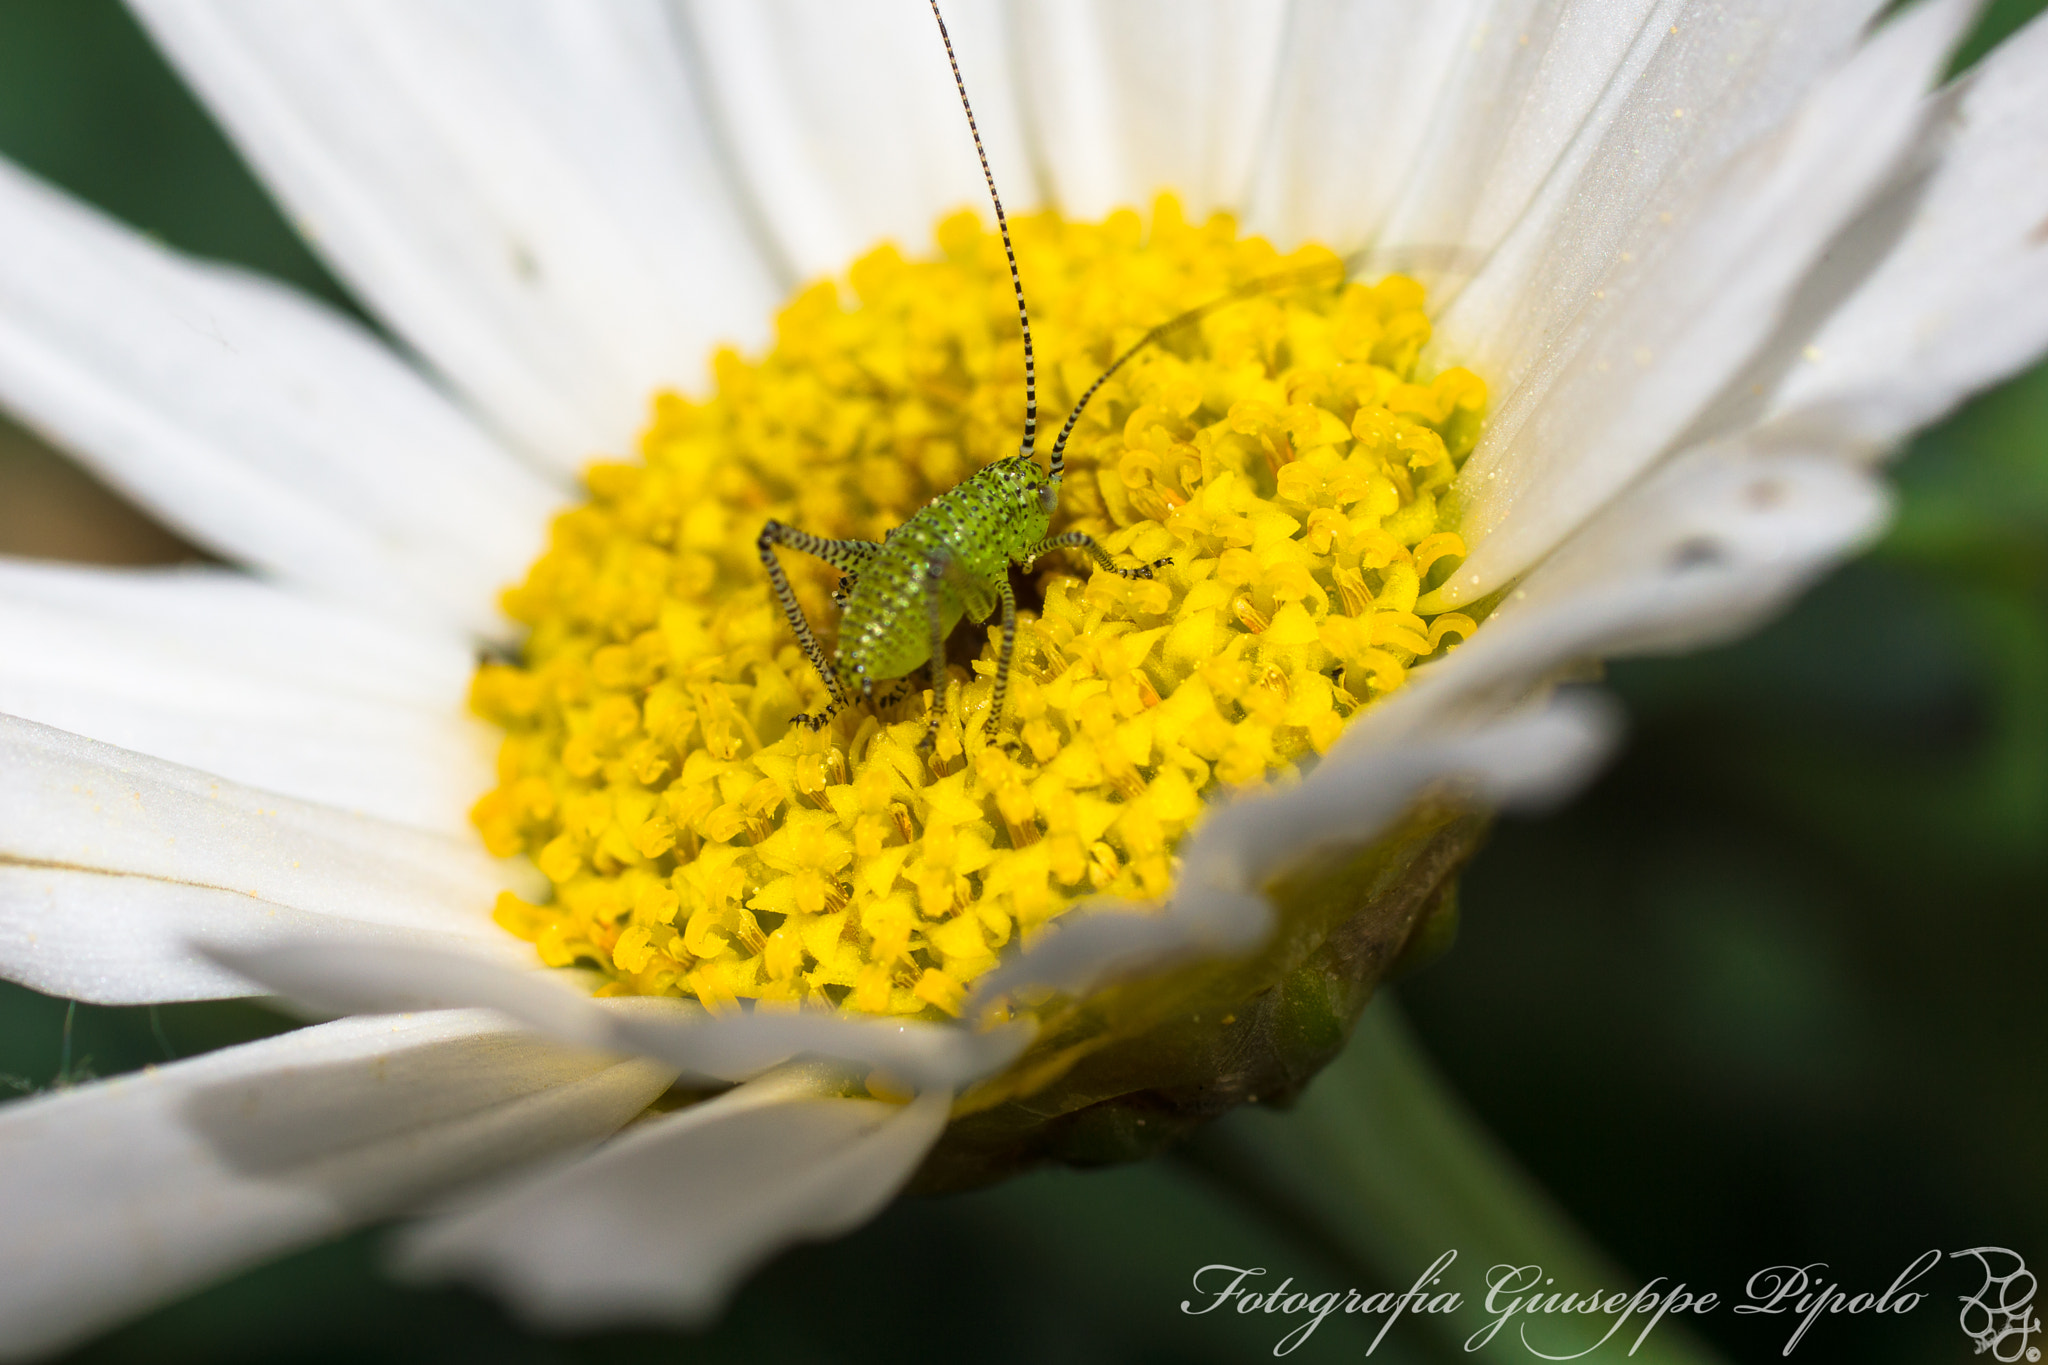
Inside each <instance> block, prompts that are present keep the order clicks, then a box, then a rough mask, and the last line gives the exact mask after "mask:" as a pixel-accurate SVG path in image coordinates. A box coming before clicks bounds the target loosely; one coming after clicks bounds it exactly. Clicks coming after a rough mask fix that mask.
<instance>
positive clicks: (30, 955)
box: [0, 860, 525, 1017]
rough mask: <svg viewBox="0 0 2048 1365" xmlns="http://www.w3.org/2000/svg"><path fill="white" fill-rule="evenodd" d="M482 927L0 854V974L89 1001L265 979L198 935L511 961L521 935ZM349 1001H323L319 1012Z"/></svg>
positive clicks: (234, 943) (214, 996) (125, 1000)
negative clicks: (444, 929)
mask: <svg viewBox="0 0 2048 1365" xmlns="http://www.w3.org/2000/svg"><path fill="white" fill-rule="evenodd" d="M500 937H501V938H503V939H505V941H504V942H503V943H502V944H500V943H497V942H494V941H493V940H492V939H491V938H489V937H488V936H486V935H483V934H477V935H463V934H451V933H439V932H435V931H433V930H429V929H408V928H403V927H396V926H379V925H373V924H365V923H363V922H361V921H360V920H350V919H338V918H335V917H332V916H327V915H319V914H312V913H308V912H307V911H304V910H298V909H294V908H293V907H291V906H289V905H279V904H277V903H276V902H274V901H266V900H258V899H256V898H254V897H251V896H249V895H247V894H245V893H243V892H239V891H232V890H226V889H223V888H220V887H211V886H191V885H187V884H186V883H183V882H175V881H164V880H161V879H159V878H154V877H138V876H122V875H119V874H110V873H104V872H89V871H81V870H79V869H76V868H63V867H39V866H34V865H23V864H19V863H8V862H6V861H4V860H0V978H4V979H6V980H8V981H14V982H18V983H19V984H21V985H24V986H28V987H30V988H31V989H34V990H39V991H42V992H44V993H45V994H47V995H58V996H65V997H68V998H69V999H72V1000H83V1001H87V1002H89V1003H91V1004H96V1005H156V1004H165V1003H168V1002H170V1001H174V1000H225V999H231V998H234V997H237V996H247V995H263V994H266V993H267V992H268V991H269V990H270V989H271V988H270V987H267V986H263V985H260V984H258V983H256V982H253V981H251V980H250V979H249V978H248V977H245V976H242V975H239V974H237V973H236V972H234V971H233V970H232V969H230V968H227V967H224V966H222V965H221V964H220V962H219V961H218V960H217V959H215V958H214V957H210V956H208V955H207V954H205V953H203V952H200V951H199V950H197V949H195V948H194V947H193V946H192V945H193V944H194V943H195V942H204V943H212V944H218V945H224V946H228V947H233V948H239V949H242V950H244V951H250V950H254V949H257V948H259V947H261V946H262V945H264V944H266V943H276V942H278V941H279V940H281V939H289V940H290V941H291V942H293V943H302V944H308V945H314V946H315V947H316V950H329V949H326V948H324V947H323V945H338V944H341V943H348V944H363V943H365V942H368V943H370V944H373V945H376V947H377V949H378V951H381V952H393V951H396V950H398V949H400V948H436V949H440V950H443V951H446V950H449V949H454V948H461V949H464V950H467V951H469V952H471V953H476V954H480V955H492V954H495V955H496V956H497V957H499V958H500V959H501V960H503V961H505V962H506V963H507V964H510V963H511V962H513V961H514V960H517V959H521V958H523V957H524V956H525V954H524V953H523V951H521V950H523V949H524V947H525V945H524V944H519V943H514V942H512V941H511V940H510V939H509V937H507V936H505V935H502V934H501V935H500ZM346 1012H347V1011H338V1010H337V1011H322V1012H321V1017H326V1016H327V1015H328V1014H333V1013H346Z"/></svg>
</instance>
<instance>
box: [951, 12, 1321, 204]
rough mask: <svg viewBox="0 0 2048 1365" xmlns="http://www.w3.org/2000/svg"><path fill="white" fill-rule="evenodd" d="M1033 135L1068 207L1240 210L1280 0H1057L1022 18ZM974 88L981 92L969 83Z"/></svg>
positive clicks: (1273, 77) (1281, 22) (1281, 17)
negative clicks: (1176, 203)
mask: <svg viewBox="0 0 2048 1365" xmlns="http://www.w3.org/2000/svg"><path fill="white" fill-rule="evenodd" d="M1013 23H1014V28H1015V30H1016V37H1017V51H1018V58H1019V62H1020V65H1021V69H1022V72H1023V80H1024V92H1025V96H1026V99H1027V101H1028V111H1027V112H1028V114H1029V117H1030V120H1031V131H1032V134H1033V139H1032V140H1033V142H1034V144H1035V145H1036V146H1037V147H1038V148H1039V151H1040V154H1041V156H1042V158H1043V163H1044V165H1045V168H1046V174H1047V175H1048V176H1049V177H1050V179H1051V181H1052V188H1053V197H1054V198H1055V199H1056V200H1057V201H1058V203H1059V205H1060V207H1061V209H1062V210H1064V211H1065V212H1066V213H1069V214H1072V215H1075V216H1078V217H1084V218H1093V217H1100V216H1102V215H1104V214H1107V213H1108V212H1110V211H1111V210H1112V209H1117V208H1125V207H1132V206H1136V207H1140V208H1142V207H1144V206H1145V205H1146V204H1148V203H1149V202H1150V200H1151V198H1152V196H1153V195H1155V194H1157V193H1159V192H1160V191H1161V190H1171V191H1173V192H1174V193H1175V194H1177V195H1178V196H1179V197H1180V200H1181V205H1182V207H1183V208H1184V209H1185V210H1186V211H1187V213H1188V215H1189V216H1190V217H1191V218H1199V217H1200V216H1202V215H1204V214H1206V213H1208V212H1209V211H1210V210H1212V209H1230V210H1236V209H1238V208H1241V207H1242V205H1243V204H1244V201H1245V198H1246V195H1247V193H1248V190H1249V188H1250V181H1251V176H1252V167H1253V156H1254V154H1255V153H1256V151H1257V149H1258V146H1259V135H1260V134H1261V133H1262V132H1263V131H1264V129H1265V126H1266V120H1267V119H1268V117H1269V116H1270V114H1271V109H1272V104H1273V97H1274V91H1275V88H1276V86H1277V84H1278V81H1279V76H1280V70H1281V67H1280V46H1281V41H1282V39H1283V37H1284V36H1285V33H1286V25H1287V8H1286V6H1285V5H1282V4H1277V3H1273V0H1107V2H1105V0H1048V3H1042V4H1033V5H1024V6H1021V7H1019V8H1018V9H1017V11H1016V13H1015V18H1014V21H1013ZM970 88H972V87H970Z"/></svg>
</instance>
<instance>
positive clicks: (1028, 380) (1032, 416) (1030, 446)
mask: <svg viewBox="0 0 2048 1365" xmlns="http://www.w3.org/2000/svg"><path fill="white" fill-rule="evenodd" d="M932 18H934V19H936V20H938V21H939V41H940V42H942V43H944V44H945V45H946V61H947V63H948V64H949V65H950V66H951V67H952V68H953V88H954V89H956V90H958V91H959V92H960V108H961V109H962V110H963V111H965V113H966V114H967V131H968V132H970V133H972V134H973V135H974V154H975V155H976V156H978V157H980V158H981V178H982V179H983V180H986V181H988V197H989V202H991V203H993V204H994V205H995V206H996V230H997V231H998V232H1000V233H1002V234H1003V255H1005V256H1007V257H1009V260H1010V288H1012V289H1014V290H1015V291H1016V292H1017V321H1018V323H1019V324H1020V325H1021V326H1022V327H1023V328H1024V444H1023V447H1022V450H1021V452H1020V453H1021V454H1023V455H1025V456H1027V457H1028V456H1029V455H1030V454H1031V453H1032V452H1033V451H1034V450H1035V449H1037V444H1038V371H1037V368H1036V366H1035V365H1034V364H1033V362H1032V357H1031V314H1030V313H1029V312H1027V311H1025V308H1024V281H1023V280H1022V279H1021V278H1019V276H1018V274H1017V251H1016V248H1014V247H1012V246H1011V245H1010V220H1009V219H1007V218H1005V217H1004V216H1003V197H1002V196H1001V195H1000V194H997V193H996V177H995V172H993V171H991V170H990V169H989V168H988V152H987V151H986V150H984V149H983V147H982V145H981V129H980V128H978V127H976V126H975V123H974V106H973V105H972V104H969V103H968V102H967V82H966V81H964V80H962V79H960V59H959V58H958V57H956V56H954V55H953V37H952V35H951V34H949V33H947V32H946V18H945V16H944V15H942V14H940V13H939V0H932ZM1052 476H1053V478H1055V479H1057V478H1059V476H1060V466H1059V457H1058V456H1057V455H1055V456H1054V457H1053V468H1052Z"/></svg>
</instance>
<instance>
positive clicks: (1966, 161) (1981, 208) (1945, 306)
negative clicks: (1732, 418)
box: [1766, 16, 2048, 451]
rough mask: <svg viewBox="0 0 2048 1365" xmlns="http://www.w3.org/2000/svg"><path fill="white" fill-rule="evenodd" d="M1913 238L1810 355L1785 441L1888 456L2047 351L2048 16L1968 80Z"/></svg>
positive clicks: (1915, 218)
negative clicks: (1849, 445) (1819, 440)
mask: <svg viewBox="0 0 2048 1365" xmlns="http://www.w3.org/2000/svg"><path fill="white" fill-rule="evenodd" d="M1958 113H1959V126H1958V127H1957V128H1956V129H1955V130H1954V132H1953V140H1952V142H1951V143H1950V144H1949V146H1948V147H1947V149H1946V152H1945V155H1944V156H1943V158H1942V161H1941V164H1940V167H1939V169H1938V170H1936V171H1935V173H1934V174H1933V176H1932V177H1931V179H1930V180H1929V182H1928V183H1927V184H1926V185H1925V186H1924V187H1922V188H1921V190H1920V193H1919V195H1918V197H1917V199H1915V200H1914V203H1913V211H1912V216H1911V218H1910V219H1909V220H1908V221H1907V223H1906V226H1905V230H1904V232H1903V234H1902V236H1901V237H1900V238H1899V240H1898V241H1897V244H1896V245H1895V246H1894V247H1893V248H1892V250H1891V252H1890V254H1889V255H1887V256H1886V257H1885V259H1884V261H1883V263H1882V264H1881V265H1879V266H1878V268H1877V269H1876V271H1875V272H1874V273H1873V274H1872V275H1871V276H1870V277H1869V278H1868V279H1866V280H1865V281H1864V282H1863V284H1862V285H1861V287H1860V288H1858V290H1857V291H1856V293H1855V294H1854V295H1853V296H1852V297H1851V298H1850V299H1849V300H1848V302H1847V303H1846V304H1845V305H1844V306H1843V307H1842V308H1841V309H1840V310H1839V311H1837V312H1836V313H1835V314H1834V316H1833V317H1831V318H1830V319H1829V320H1828V322H1827V324H1826V326H1825V327H1824V328H1822V330H1821V331H1820V332H1819V333H1818V334H1817V335H1815V336H1813V337H1812V338H1811V340H1810V341H1809V343H1808V344H1807V345H1806V346H1805V347H1804V348H1803V350H1802V355H1801V359H1800V362H1799V364H1798V365H1797V367H1796V368H1795V369H1793V370H1792V372H1791V373H1790V374H1789V375H1788V376H1787V378H1786V380H1785V383H1784V385H1783V387H1782V388H1780V389H1779V391H1778V392H1777V394H1776V395H1775V396H1774V397H1773V399H1772V401H1771V404H1770V413H1769V416H1768V417H1767V419H1766V420H1767V421H1769V422H1770V423H1771V425H1772V427H1773V430H1774V434H1775V435H1776V437H1777V438H1779V439H1785V440H1791V441H1794V442H1797V441H1801V440H1812V439H1814V438H1815V437H1816V436H1820V437H1826V438H1832V439H1847V440H1849V441H1852V442H1854V443H1855V444H1857V445H1859V446H1861V447H1864V448H1866V449H1871V450H1878V451H1882V450H1884V449H1887V448H1889V447H1890V446H1891V445H1892V444H1894V443H1895V442H1897V441H1898V440H1899V439H1900V438H1901V437H1902V436H1904V435H1905V434H1906V433H1908V432H1910V431H1911V430H1913V429H1914V428H1915V427H1919V426H1923V425H1925V424H1927V423H1929V422H1932V421H1933V420H1934V419H1935V418H1937V417H1939V416H1940V415H1941V414H1942V413H1944V412H1946V411H1947V410H1948V409H1949V408H1950V407H1952V406H1953V405H1954V404H1955V403H1956V402H1958V401H1959V400H1960V399H1961V398H1963V397H1964V396H1965V395H1966V394H1968V393H1970V392H1972V391H1973V390H1976V389H1979V388H1982V387H1984V386H1985V385H1987V384H1991V383H1994V382H1996V381H1997V380H1999V379H2002V378H2004V377H2006V376H2007V375H2009V374H2012V373H2013V372H2014V371H2016V370H2017V369H2019V368H2020V367H2021V366H2023V365H2025V364H2027V363H2028V362H2029V361H2031V360H2033V359H2034V358H2035V357H2036V356H2038V355H2040V354H2041V352H2042V351H2043V350H2044V349H2048V16H2043V17H2040V18H2036V19H2035V20H2034V21H2033V22H2032V23H2031V24H2029V25H2028V26H2027V27H2026V28H2025V29H2023V30H2021V31H2020V32H2019V33H2017V34H2015V35H2014V36H2013V37H2011V38H2009V39H2007V40H2006V41H2005V42H2004V43H2003V44H2001V45H2000V46H1999V47H1997V48H1996V49H1994V50H1993V51H1992V52H1991V54H1990V55H1989V56H1988V57H1986V58H1985V59H1984V61H1983V62H1982V63H1981V64H1980V65H1979V66H1978V67H1976V68H1975V69H1974V70H1973V71H1972V73H1971V74H1970V76H1969V77H1968V78H1967V84H1966V86H1965V88H1964V90H1963V91H1962V92H1961V98H1960V101H1959V111H1958Z"/></svg>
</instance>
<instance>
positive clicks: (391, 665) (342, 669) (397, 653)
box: [0, 556, 476, 708]
mask: <svg viewBox="0 0 2048 1365" xmlns="http://www.w3.org/2000/svg"><path fill="white" fill-rule="evenodd" d="M0 601H5V602H8V603H13V604H17V605H19V606H20V607H22V608H24V609H29V610H36V611H43V612H49V613H59V614H62V615H64V616H66V617H69V618H71V619H74V620H76V621H79V622H81V623H84V624H86V625H89V626H92V627H96V628H104V629H105V630H106V631H108V632H110V633H115V632H118V633H119V634H120V635H121V637H122V638H124V639H128V640H133V641H135V642H136V644H137V645H138V647H140V648H142V649H145V650H149V651H151V652H152V653H159V652H160V653H161V654H162V655H163V657H166V658H168V657H170V656H171V655H172V654H174V653H179V652H180V651H182V653H183V654H184V655H185V656H204V657H206V658H209V659H213V660H217V661H218V662H219V663H220V664H221V665H222V666H223V667H227V668H233V669H235V670H237V671H239V672H241V673H243V674H245V675H247V676H250V677H255V678H262V679H266V680H269V679H275V680H277V681H278V682H281V683H285V684H289V685H293V686H312V685H320V686H325V687H329V688H332V689H333V690H334V691H336V692H340V693H345V694H346V695H348V696H352V697H362V698H365V699H367V700H371V701H388V702H394V703H398V704H401V705H406V706H421V707H432V708H440V707H447V706H451V705H453V706H460V705H462V704H463V699H464V698H465V697H466V696H467V694H468V688H469V680H470V675H471V674H472V673H473V672H474V671H475V669H476V652H475V650H474V648H473V647H472V646H470V645H469V644H468V643H467V642H465V641H463V640H460V639H457V638H455V637H453V636H451V635H449V634H448V633H446V632H442V631H431V630H414V629H410V628H408V627H405V626H402V625H399V624H397V623H395V622H392V621H388V620H384V619H380V618H379V617H378V616H376V615H374V614H371V613H366V612H362V611H358V610H354V609H351V608H347V607H338V606H335V605H333V604H332V603H328V602H322V601H319V600H317V599H314V598H309V597H307V596H306V595H304V594H302V593H296V592H288V591H284V590H282V589H279V588H276V587H273V586H271V585H270V584H267V583H263V582H259V581H258V580H256V579H253V578H250V577H249V576H248V575H246V574H239V573H234V572H230V571H227V570H222V569H214V568H204V567H198V566H190V567H180V568H173V569H105V568H97V567H91V566H86V565H79V564H52V563H48V562H44V561H38V560H22V559H9V558H6V557H4V556H0Z"/></svg>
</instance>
